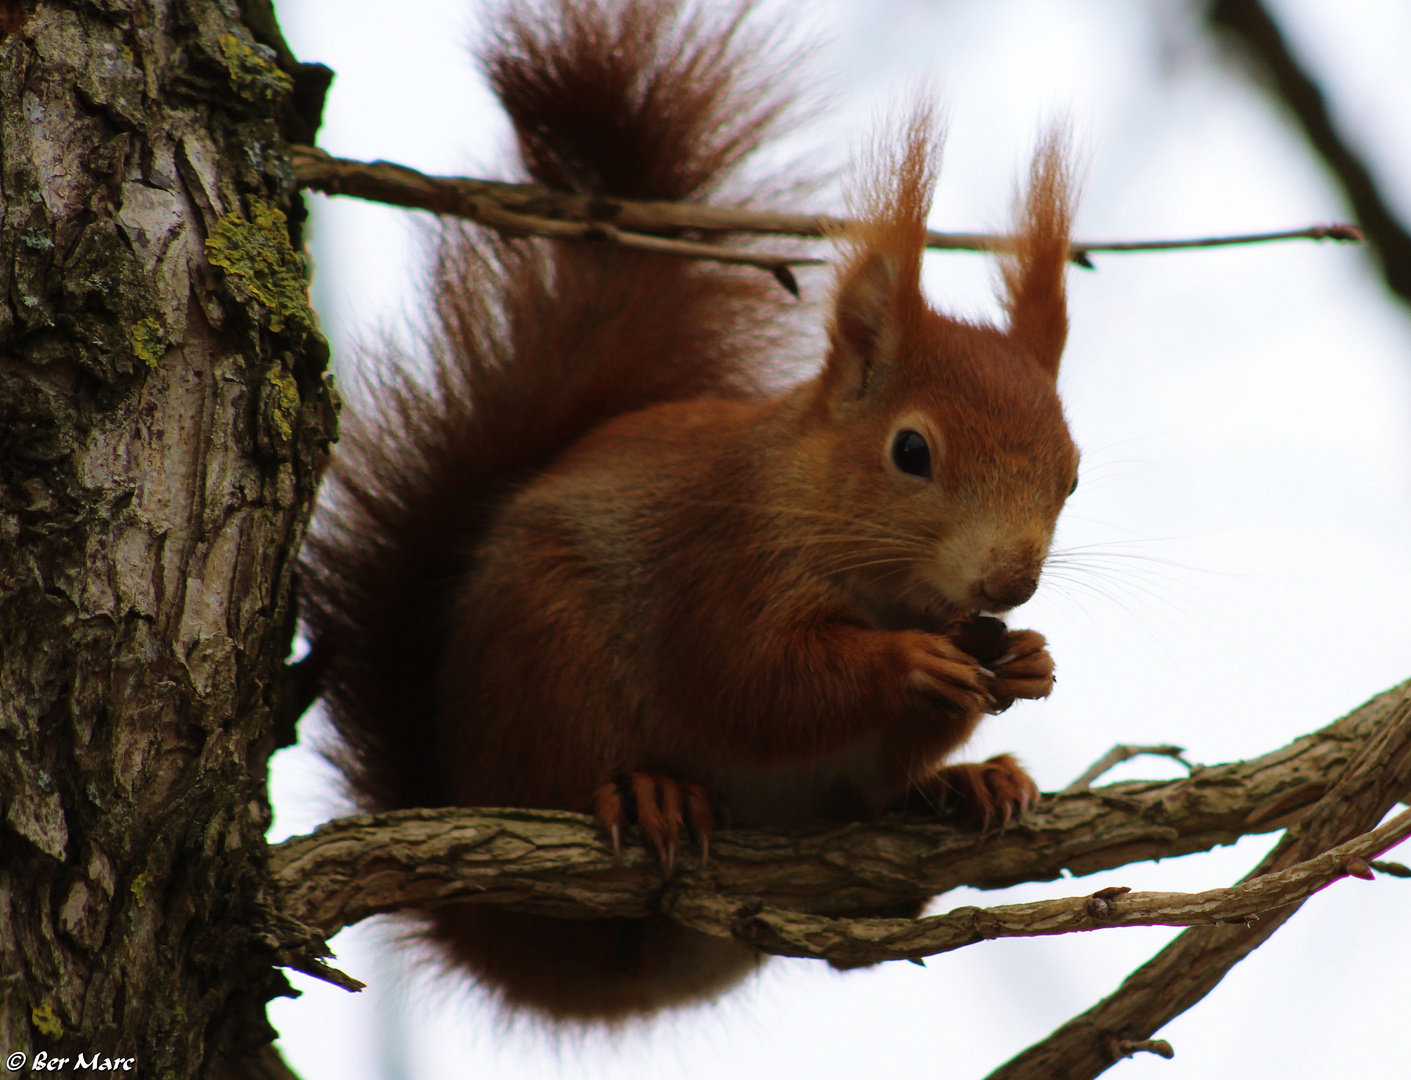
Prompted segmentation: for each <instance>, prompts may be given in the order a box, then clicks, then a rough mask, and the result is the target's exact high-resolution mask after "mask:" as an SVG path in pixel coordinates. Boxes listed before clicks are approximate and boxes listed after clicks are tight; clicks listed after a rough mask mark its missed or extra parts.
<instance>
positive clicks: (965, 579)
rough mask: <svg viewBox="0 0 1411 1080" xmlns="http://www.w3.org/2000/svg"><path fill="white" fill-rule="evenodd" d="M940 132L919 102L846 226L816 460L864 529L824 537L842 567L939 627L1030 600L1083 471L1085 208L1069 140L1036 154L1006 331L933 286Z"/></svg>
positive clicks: (814, 473) (890, 616)
mask: <svg viewBox="0 0 1411 1080" xmlns="http://www.w3.org/2000/svg"><path fill="white" fill-rule="evenodd" d="M932 132H933V125H932V123H931V120H930V117H929V115H928V114H926V113H925V112H919V113H918V114H917V115H916V117H915V118H914V119H913V120H912V122H911V124H910V127H909V129H908V131H907V134H906V138H905V139H904V141H903V142H902V144H901V145H902V153H901V154H899V155H897V159H896V160H894V161H893V162H892V163H891V165H890V167H889V168H887V169H886V172H885V174H883V175H882V176H881V177H880V182H876V183H874V190H873V193H872V195H871V196H870V199H869V201H870V203H871V206H870V208H869V209H870V212H869V213H868V215H867V216H866V218H865V220H864V223H863V225H862V226H861V227H860V228H859V229H858V230H857V231H856V233H855V234H853V235H850V236H849V237H847V241H848V243H849V246H850V248H851V258H850V259H849V260H848V262H847V263H846V265H845V267H844V269H843V271H842V273H841V275H840V277H839V282H838V286H837V291H836V295H835V297H834V302H833V314H832V325H831V328H830V347H829V353H828V358H827V362H826V364H825V366H824V369H823V371H822V372H821V373H820V375H819V376H818V378H817V380H816V381H815V383H814V384H813V385H814V392H813V397H812V399H811V402H810V409H809V413H808V417H809V419H808V422H807V428H808V433H807V434H806V436H805V439H804V447H805V449H804V463H803V464H804V467H805V469H807V470H808V472H809V473H810V474H811V476H810V483H809V484H808V485H807V489H808V490H809V491H810V492H811V493H812V494H813V496H814V497H816V498H817V499H818V501H819V505H818V506H816V507H812V508H811V509H812V510H813V511H814V513H815V515H816V517H815V520H817V521H819V522H820V523H823V522H828V521H831V522H834V523H835V526H836V528H835V533H836V535H838V536H847V537H848V538H849V540H848V541H846V543H847V546H848V548H849V550H848V553H847V554H846V555H844V554H841V553H840V552H839V551H838V550H837V548H836V547H834V546H833V545H818V546H819V547H820V549H821V550H825V551H826V552H827V554H826V555H825V556H824V558H826V559H827V560H828V563H827V569H828V572H829V573H830V574H832V575H833V576H835V577H837V578H841V579H843V580H844V582H845V584H846V585H847V586H848V587H849V588H850V590H851V591H852V592H853V593H854V594H855V595H857V596H858V598H859V600H860V601H861V603H862V604H863V606H864V607H865V608H868V609H869V610H871V611H872V612H873V613H874V614H875V615H876V617H878V618H880V619H881V620H883V621H889V622H901V623H917V622H919V623H922V624H926V623H935V622H944V621H945V620H947V619H948V618H951V617H953V616H956V615H961V614H968V613H972V612H977V611H988V612H1003V611H1006V610H1008V609H1009V608H1012V607H1014V606H1016V605H1018V604H1022V603H1023V602H1024V601H1026V600H1028V599H1029V597H1030V596H1032V595H1033V592H1034V590H1035V588H1036V587H1037V585H1038V580H1039V573H1040V570H1041V569H1042V566H1043V562H1044V559H1045V557H1046V556H1047V554H1048V550H1049V545H1050V542H1051V540H1052V537H1053V530H1054V525H1055V523H1056V521H1057V518H1058V514H1059V511H1060V510H1061V509H1062V507H1063V503H1064V500H1065V499H1067V497H1068V496H1069V495H1070V494H1071V493H1072V491H1073V489H1074V488H1075V486H1076V484H1077V469H1078V451H1077V448H1076V447H1075V446H1074V445H1073V441H1072V438H1071V437H1070V435H1069V432H1068V425H1067V423H1066V421H1065V420H1064V416H1063V409H1062V405H1061V403H1060V402H1059V398H1058V392H1057V387H1056V379H1057V375H1058V362H1059V357H1060V355H1061V354H1062V351H1063V344H1064V338H1065V337H1066V334H1067V315H1066V304H1065V297H1064V271H1065V268H1066V263H1067V260H1068V229H1069V222H1070V220H1071V217H1072V209H1071V195H1070V182H1069V178H1068V172H1067V168H1066V165H1065V161H1064V156H1063V152H1062V143H1063V141H1064V140H1063V138H1062V134H1061V132H1057V131H1055V132H1054V133H1052V134H1050V135H1049V137H1048V138H1047V139H1046V140H1045V141H1044V143H1043V144H1042V146H1041V147H1040V149H1039V151H1038V154H1037V155H1036V157H1035V160H1034V164H1033V168H1032V173H1031V177H1030V184H1029V190H1028V196H1027V199H1026V201H1025V206H1024V210H1023V215H1022V219H1021V222H1020V226H1019V228H1018V230H1017V234H1016V237H1015V242H1014V246H1013V248H1012V250H1011V251H1010V252H1009V253H1007V261H1006V263H1005V268H1004V298H1003V299H1004V304H1005V308H1006V310H1007V312H1008V315H1009V325H1008V327H1007V328H1005V329H1000V328H998V327H995V326H986V325H975V324H972V323H967V322H964V321H961V320H958V319H954V318H950V317H948V316H946V315H943V314H940V313H938V312H935V311H933V310H932V309H931V308H930V307H929V305H928V304H927V302H926V300H925V298H924V296H923V295H922V292H921V256H922V252H923V250H924V246H925V234H926V214H927V211H928V209H929V206H930V200H931V193H932V189H933V187H934V164H933V163H934V160H935V153H934V142H935V139H934V135H933V134H932ZM833 528H834V527H830V529H833ZM840 542H841V541H840Z"/></svg>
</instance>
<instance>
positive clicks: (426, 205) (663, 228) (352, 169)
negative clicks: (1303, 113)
mask: <svg viewBox="0 0 1411 1080" xmlns="http://www.w3.org/2000/svg"><path fill="white" fill-rule="evenodd" d="M293 165H294V174H295V176H296V177H297V178H298V181H299V183H301V184H302V185H303V186H304V187H307V188H311V189H312V190H314V191H323V192H326V193H328V194H330V195H352V196H355V197H357V198H360V199H370V200H372V201H373V202H382V203H389V204H391V205H393V206H405V207H410V208H414V209H419V210H429V211H431V212H432V213H436V214H447V215H450V216H453V217H461V218H467V219H469V220H471V221H476V222H479V223H480V224H482V225H487V226H489V227H491V228H493V229H498V230H500V231H502V232H507V233H512V234H524V235H533V236H557V237H574V238H578V239H587V240H602V241H607V242H611V243H616V244H620V245H623V246H625V247H633V248H639V249H643V250H648V251H662V252H669V253H671V254H675V255H683V256H686V257H688V258H696V259H709V260H712V261H716V262H727V263H741V264H746V265H750V266H758V267H761V268H763V269H766V270H770V271H772V272H774V273H775V274H776V276H779V278H780V280H781V281H782V282H783V283H784V285H785V287H786V288H789V289H790V290H791V291H797V290H796V289H795V288H794V287H793V286H792V285H791V282H792V277H791V276H788V275H787V274H786V271H787V269H788V267H790V266H802V265H809V264H816V263H821V262H824V261H826V260H824V259H820V258H817V257H815V256H806V255H792V254H769V253H764V252H758V251H751V250H749V249H742V248H738V247H725V246H723V245H720V244H713V243H707V242H703V241H699V240H693V239H680V238H678V237H676V236H675V235H671V234H676V233H679V232H681V231H682V230H696V231H702V232H730V233H744V234H751V235H756V236H787V237H803V238H812V239H818V238H823V237H828V236H831V235H835V234H837V233H838V232H840V231H842V230H843V229H845V228H846V227H847V225H848V222H847V221H846V220H844V219H842V218H837V217H831V216H829V215H826V214H789V213H773V212H767V211H759V210H743V209H739V208H735V207H722V206H705V205H701V204H697V203H667V202H637V201H633V200H629V199H602V198H597V197H594V196H588V195H572V194H567V193H564V192H556V191H550V190H549V189H548V188H544V187H540V186H539V185H537V184H510V183H504V182H501V181H494V180H471V179H464V178H460V177H449V176H427V175H426V174H425V173H420V172H417V171H416V170H415V169H410V168H407V167H406V166H405V165H396V164H393V163H392V162H389V161H373V162H364V161H353V160H349V159H347V158H335V157H332V156H331V155H329V154H327V153H325V152H324V151H322V150H319V149H317V148H316V147H312V146H296V147H294V148H293ZM663 233H665V234H668V235H666V236H663V235H660V234H663ZM1294 239H1309V240H1351V241H1358V240H1361V239H1362V237H1361V234H1360V233H1359V232H1358V231H1357V229H1356V228H1355V227H1353V226H1351V225H1317V226H1312V227H1310V228H1306V229H1293V230H1289V231H1285V232H1276V233H1255V234H1249V235H1244V236H1213V237H1204V238H1200V239H1194V240H1145V241H1143V240H1138V241H1122V242H1105V241H1075V242H1074V243H1073V244H1072V245H1071V252H1072V258H1073V261H1074V262H1077V263H1079V264H1081V265H1083V266H1091V265H1092V264H1091V262H1090V261H1089V258H1088V256H1089V255H1091V254H1093V253H1095V252H1124V251H1158V250H1168V249H1172V248H1195V247H1217V246H1223V245H1226V244H1253V243H1261V242H1264V241H1270V240H1294ZM926 243H927V246H928V247H932V248H937V249H946V250H952V251H1004V250H1006V249H1007V248H1008V247H1009V246H1010V243H1011V240H1010V238H1009V237H1008V236H1002V235H995V234H991V233H949V232H935V231H932V232H928V233H927V236H926Z"/></svg>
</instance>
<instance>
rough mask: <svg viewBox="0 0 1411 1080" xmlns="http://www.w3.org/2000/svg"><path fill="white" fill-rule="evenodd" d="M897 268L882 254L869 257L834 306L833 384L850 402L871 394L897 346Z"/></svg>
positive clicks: (845, 284)
mask: <svg viewBox="0 0 1411 1080" xmlns="http://www.w3.org/2000/svg"><path fill="white" fill-rule="evenodd" d="M896 308H897V266H896V262H895V260H893V259H890V258H888V257H887V256H886V255H885V254H883V253H882V252H880V251H872V252H867V253H866V254H864V255H863V256H862V257H861V258H860V259H858V261H857V262H856V263H855V264H854V265H853V266H852V268H851V269H849V270H848V273H847V276H846V277H844V278H843V282H842V285H841V287H840V288H839V289H838V295H837V298H836V299H835V300H834V302H833V335H832V336H833V348H832V353H831V355H830V356H829V358H828V372H829V377H830V378H829V381H830V382H831V383H833V384H834V390H835V392H841V393H843V394H845V395H846V396H848V397H862V396H864V395H865V394H866V393H867V388H868V383H869V381H870V379H871V376H872V375H873V374H874V372H875V371H876V369H877V367H878V366H879V365H880V364H883V363H885V361H886V354H887V353H888V352H889V351H890V348H891V347H893V346H894V343H895V339H896V332H895V329H896V323H897V311H896Z"/></svg>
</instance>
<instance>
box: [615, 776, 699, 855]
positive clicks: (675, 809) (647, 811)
mask: <svg viewBox="0 0 1411 1080" xmlns="http://www.w3.org/2000/svg"><path fill="white" fill-rule="evenodd" d="M593 816H594V817H596V818H597V819H598V821H600V822H601V823H602V824H603V825H604V826H606V827H607V829H608V831H609V832H610V833H611V834H612V850H613V852H614V853H615V854H618V855H621V854H622V826H623V825H624V824H626V823H629V822H635V823H636V825H637V828H639V829H640V830H641V831H642V836H643V838H644V839H645V840H646V841H647V843H648V844H650V845H651V847H652V849H653V850H654V851H655V852H656V854H657V858H658V859H659V860H660V861H661V865H662V868H663V869H665V870H666V872H667V873H670V872H671V868H672V867H673V866H674V865H675V864H676V852H677V850H678V849H679V847H680V844H681V837H682V834H683V833H685V832H686V831H687V830H688V829H689V830H690V834H691V837H692V838H693V839H694V840H695V841H696V844H697V846H698V847H699V848H700V852H701V859H702V860H704V859H707V858H709V857H710V837H711V834H712V833H713V832H714V831H715V815H714V814H712V813H711V810H710V799H709V797H708V796H707V795H706V792H705V788H703V787H701V786H700V784H692V783H688V782H686V781H683V780H676V779H674V778H673V777H670V776H667V775H665V774H664V773H657V772H629V773H624V774H623V775H622V776H620V777H618V778H617V779H616V780H612V781H610V782H608V783H606V784H603V785H602V786H601V787H599V788H598V790H597V791H595V792H594V793H593Z"/></svg>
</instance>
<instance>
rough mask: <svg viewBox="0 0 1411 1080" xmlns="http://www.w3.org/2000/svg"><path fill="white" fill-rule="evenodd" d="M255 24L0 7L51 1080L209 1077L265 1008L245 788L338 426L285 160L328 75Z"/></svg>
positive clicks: (6, 568)
mask: <svg viewBox="0 0 1411 1080" xmlns="http://www.w3.org/2000/svg"><path fill="white" fill-rule="evenodd" d="M245 8H246V10H245V11H244V12H242V11H241V10H240V9H239V8H238V7H237V5H236V4H235V3H234V2H233V0H90V2H85V3H80V2H63V0H60V2H52V0H51V2H45V3H43V4H42V5H41V4H39V3H36V2H33V0H24V2H19V3H17V2H15V0H6V2H4V3H0V34H3V40H0V162H2V164H0V819H2V820H3V825H2V826H0V1047H3V1048H4V1051H5V1053H6V1054H10V1053H15V1052H21V1053H24V1054H26V1055H29V1056H30V1057H31V1058H33V1056H34V1055H37V1054H40V1053H43V1054H46V1055H48V1058H49V1060H53V1059H55V1058H60V1059H62V1058H68V1059H69V1061H68V1063H67V1064H65V1065H61V1066H59V1069H60V1070H61V1071H64V1072H72V1071H76V1070H77V1066H78V1056H79V1055H80V1054H82V1055H85V1057H86V1058H88V1059H92V1057H93V1056H94V1055H95V1054H96V1055H101V1056H102V1057H113V1058H117V1057H123V1058H129V1059H135V1067H136V1071H137V1072H138V1073H140V1074H141V1075H145V1076H153V1077H156V1076H161V1077H188V1076H193V1075H198V1074H208V1075H209V1074H211V1073H213V1072H214V1070H215V1069H216V1068H217V1062H218V1059H219V1058H220V1057H221V1055H224V1054H230V1055H234V1056H235V1057H237V1058H238V1057H239V1056H240V1055H241V1054H242V1053H244V1052H245V1051H248V1050H253V1049H255V1048H258V1047H261V1046H263V1045H264V1044H265V1043H266V1042H268V1039H269V1037H270V1035H271V1034H272V1033H271V1031H270V1029H269V1027H268V1024H267V1022H266V1021H265V1019H264V1004H265V1002H266V1001H267V1000H268V999H269V998H270V997H272V996H274V995H277V994H280V993H283V992H285V990H286V989H287V983H286V982H285V981H284V979H283V977H282V976H281V975H280V974H279V973H278V971H277V970H276V969H275V968H274V967H273V966H272V962H273V961H274V960H275V959H276V956H277V953H278V952H279V950H280V948H281V946H282V945H283V944H284V943H285V941H286V940H287V938H288V934H287V932H286V930H285V929H284V928H283V926H284V922H285V920H281V918H280V917H279V916H278V915H277V913H276V912H275V909H274V907H273V905H272V903H271V900H270V890H269V887H268V870H267V865H266V856H265V845H264V839H263V833H264V830H265V825H266V822H267V818H268V808H267V805H266V798H265V775H264V773H265V766H266V762H267V760H268V757H269V754H270V752H271V750H272V749H273V748H274V746H275V745H276V743H277V742H278V741H280V739H281V738H285V737H287V735H288V734H289V733H288V732H281V731H279V730H277V727H278V725H277V724H276V723H275V711H274V705H275V703H276V701H277V697H278V691H279V688H280V680H281V679H282V678H283V675H282V670H283V668H282V664H283V661H284V658H285V655H286V653H287V650H288V647H289V643H290V638H291V632H292V611H293V605H292V598H291V572H292V565H293V553H294V551H296V550H297V545H298V540H299V538H300V536H301V534H302V531H303V528H304V526H305V523H306V520H307V517H308V513H309V508H310V503H311V500H312V495H313V490H314V486H315V481H316V475H317V462H318V456H319V453H320V452H321V448H322V447H324V446H326V444H327V441H328V439H329V437H330V436H331V434H332V431H333V420H334V412H333V408H332V399H331V392H330V390H329V388H328V387H327V386H326V384H325V380H324V367H325V362H326V359H327V347H326V345H325V344H324V342H323V339H322V338H321V337H320V335H319V333H318V331H317V328H316V325H315V322H314V319H313V316H312V314H311V312H310V310H309V307H308V302H307V296H306V288H305V272H304V263H303V259H302V256H301V255H299V254H297V252H298V251H299V249H300V237H299V235H298V233H299V229H298V222H299V215H298V214H293V215H291V214H290V213H289V212H290V208H291V201H292V195H293V191H294V181H293V176H292V173H291V172H290V170H289V167H288V161H287V156H286V154H285V152H284V150H283V147H284V145H285V144H286V142H287V141H289V140H293V139H297V140H299V141H307V140H309V139H311V138H312V136H313V134H314V129H315V128H316V126H317V116H318V112H319V109H320V108H321V103H322V94H323V89H324V88H326V85H327V79H328V73H327V71H326V69H321V68H314V67H308V68H304V67H300V66H299V65H298V64H297V63H295V62H294V61H293V58H292V57H291V56H290V55H289V52H288V50H287V48H285V47H283V45H282V43H281V42H280V41H279V40H278V31H277V28H276V27H275V24H274V21H273V16H272V13H271V12H270V10H269V7H268V2H267V0H265V2H264V4H263V7H262V8H261V6H260V4H258V3H256V2H255V0H250V2H249V3H247V4H246V5H245ZM296 936H297V935H296ZM130 1075H131V1074H130Z"/></svg>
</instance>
